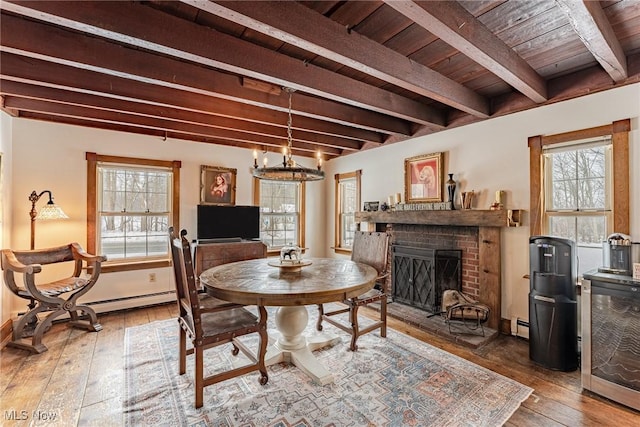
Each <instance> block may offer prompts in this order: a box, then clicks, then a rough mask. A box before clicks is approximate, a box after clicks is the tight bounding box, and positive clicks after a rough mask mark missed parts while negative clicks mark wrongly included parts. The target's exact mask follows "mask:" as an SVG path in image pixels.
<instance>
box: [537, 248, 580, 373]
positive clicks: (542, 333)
mask: <svg viewBox="0 0 640 427" xmlns="http://www.w3.org/2000/svg"><path fill="white" fill-rule="evenodd" d="M576 271H577V269H576V262H575V243H574V242H573V241H571V240H568V239H562V238H558V237H549V236H534V237H531V238H530V239H529V357H530V358H531V360H533V361H534V362H536V363H537V364H539V365H541V366H543V367H545V368H548V369H554V370H559V371H575V370H576V369H577V368H578V302H577V300H576V276H577V273H576Z"/></svg>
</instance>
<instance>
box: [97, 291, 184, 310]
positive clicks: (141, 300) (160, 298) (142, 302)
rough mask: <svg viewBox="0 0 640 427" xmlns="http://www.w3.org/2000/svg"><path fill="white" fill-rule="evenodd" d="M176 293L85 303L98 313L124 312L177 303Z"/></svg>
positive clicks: (166, 292)
mask: <svg viewBox="0 0 640 427" xmlns="http://www.w3.org/2000/svg"><path fill="white" fill-rule="evenodd" d="M175 299H176V291H165V292H155V293H152V294H144V295H133V296H130V297H121V298H112V299H106V300H100V301H92V302H87V303H84V304H86V305H88V306H91V307H92V308H93V309H94V310H95V311H96V313H105V312H109V311H117V310H124V309H127V308H134V307H146V306H149V305H155V304H160V303H163V302H169V301H175Z"/></svg>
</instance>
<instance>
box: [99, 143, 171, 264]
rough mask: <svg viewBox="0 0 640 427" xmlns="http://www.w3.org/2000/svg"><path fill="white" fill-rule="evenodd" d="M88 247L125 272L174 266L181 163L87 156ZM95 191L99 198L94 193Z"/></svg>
mask: <svg viewBox="0 0 640 427" xmlns="http://www.w3.org/2000/svg"><path fill="white" fill-rule="evenodd" d="M87 161H88V166H89V168H88V170H89V173H88V187H87V188H88V189H89V196H88V199H87V202H88V206H87V247H88V248H89V250H90V251H91V252H92V253H99V254H101V255H106V256H107V265H106V268H109V264H111V266H112V267H114V268H113V269H112V270H118V269H119V268H118V267H117V266H119V265H120V266H122V265H129V266H128V267H126V268H125V269H136V268H150V267H158V266H165V265H169V263H170V260H171V253H170V252H169V236H168V229H169V226H171V225H174V226H175V227H179V215H178V212H177V210H178V206H179V203H180V201H179V191H177V189H178V188H179V185H180V174H179V170H180V162H179V161H160V160H146V159H134V158H128V157H116V156H103V155H97V154H95V153H87ZM92 189H95V192H93V191H91V190H92Z"/></svg>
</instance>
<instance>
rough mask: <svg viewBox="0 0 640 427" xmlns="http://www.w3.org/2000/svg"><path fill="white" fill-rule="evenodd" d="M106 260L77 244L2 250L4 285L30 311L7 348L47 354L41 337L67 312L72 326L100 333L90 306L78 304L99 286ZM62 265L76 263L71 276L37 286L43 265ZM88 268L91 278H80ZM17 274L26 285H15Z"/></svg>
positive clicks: (15, 323) (19, 320) (14, 326)
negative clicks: (82, 316)
mask: <svg viewBox="0 0 640 427" xmlns="http://www.w3.org/2000/svg"><path fill="white" fill-rule="evenodd" d="M106 259H107V258H106V257H104V256H100V255H91V254H88V253H87V252H85V251H84V249H82V247H81V246H80V245H79V244H78V243H70V244H68V245H65V246H59V247H55V248H48V249H37V250H29V251H26V250H25V251H13V250H11V249H3V250H2V258H1V261H0V262H1V265H2V270H3V271H4V282H5V284H6V285H7V287H8V288H9V289H10V290H11V292H13V293H14V294H15V295H17V296H18V297H20V298H24V299H27V300H29V301H30V304H29V310H28V311H27V312H26V313H25V314H23V315H21V316H20V317H19V318H18V320H17V321H16V322H14V325H13V336H12V340H11V341H10V342H9V343H8V344H7V345H9V346H11V347H16V348H21V349H23V350H28V351H31V352H33V353H42V352H45V351H47V347H46V346H45V345H44V344H42V336H43V335H44V333H45V332H46V331H47V330H48V329H49V328H50V327H51V323H52V322H53V320H54V319H55V318H56V317H58V316H60V315H62V314H65V313H69V316H70V317H71V322H70V323H69V324H70V325H71V326H74V327H78V328H83V329H87V330H88V331H92V332H97V331H99V330H101V329H102V326H101V325H100V324H99V323H98V317H97V316H96V313H95V311H93V309H92V308H90V307H89V306H87V305H82V304H81V305H78V303H77V302H78V298H80V297H81V296H82V295H84V294H86V293H87V292H89V290H90V289H91V288H92V287H93V286H94V285H95V284H96V282H97V280H98V276H99V275H100V269H101V263H102V262H104V261H106ZM63 262H73V264H74V269H73V273H72V275H71V276H70V277H66V278H63V279H59V280H55V281H53V282H50V283H42V284H37V283H36V277H37V274H39V273H40V272H41V271H42V267H43V266H44V265H47V264H56V263H63ZM85 267H87V268H88V270H89V271H90V272H91V276H90V277H89V278H84V277H81V274H82V270H83V268H85ZM16 273H21V274H22V277H23V283H24V285H23V286H20V285H18V283H16V280H15V274H16ZM47 312H48V313H49V314H48V315H47V317H45V318H44V320H42V321H40V320H39V319H38V314H40V313H47ZM79 312H83V313H84V314H86V315H87V316H88V320H82V319H80V317H79V316H78V313H79ZM32 325H36V326H35V329H34V330H33V335H32V337H31V343H30V344H29V343H28V337H29V336H30V335H31V331H29V330H28V329H29V326H32Z"/></svg>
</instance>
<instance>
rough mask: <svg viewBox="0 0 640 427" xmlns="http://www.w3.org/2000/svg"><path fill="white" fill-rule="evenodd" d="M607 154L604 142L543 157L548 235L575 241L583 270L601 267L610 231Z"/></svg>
mask: <svg viewBox="0 0 640 427" xmlns="http://www.w3.org/2000/svg"><path fill="white" fill-rule="evenodd" d="M610 153H611V145H610V144H609V143H608V141H606V142H604V141H603V142H602V143H601V144H600V145H595V146H594V145H593V144H585V146H584V147H583V148H580V146H576V148H574V149H564V150H555V151H554V150H549V152H547V153H546V154H545V180H546V181H547V182H545V189H546V190H545V191H546V193H545V200H547V204H546V209H545V215H546V217H547V227H548V228H547V232H548V234H550V235H553V236H559V237H565V238H567V239H571V240H573V241H575V242H576V245H577V247H578V257H579V258H581V261H582V263H583V264H584V265H582V267H581V268H580V269H581V270H582V271H586V270H587V269H591V268H596V267H598V266H600V265H601V261H602V242H603V241H604V240H605V239H606V236H607V235H608V233H609V232H610V230H609V224H610V220H611V204H610V200H611V197H610V193H611V189H610V187H611V184H610V183H611V154H610ZM581 253H582V255H583V256H582V257H580V254H581Z"/></svg>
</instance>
